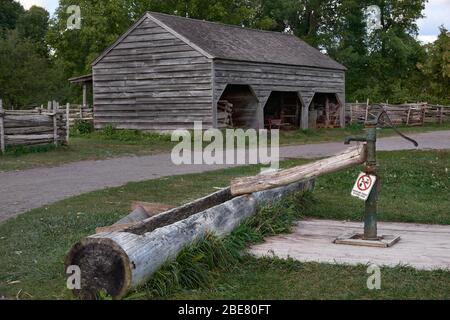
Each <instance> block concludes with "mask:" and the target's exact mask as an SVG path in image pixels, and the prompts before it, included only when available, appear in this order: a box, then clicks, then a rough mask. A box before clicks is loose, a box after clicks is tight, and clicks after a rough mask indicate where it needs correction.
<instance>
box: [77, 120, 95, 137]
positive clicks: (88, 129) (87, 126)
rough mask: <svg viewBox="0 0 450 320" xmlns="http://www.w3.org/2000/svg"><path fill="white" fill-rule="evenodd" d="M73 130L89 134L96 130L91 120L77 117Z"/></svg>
mask: <svg viewBox="0 0 450 320" xmlns="http://www.w3.org/2000/svg"><path fill="white" fill-rule="evenodd" d="M72 130H73V132H74V133H76V134H80V135H87V134H90V133H92V132H94V123H93V121H91V120H81V119H76V120H75V124H74V126H73V128H72Z"/></svg>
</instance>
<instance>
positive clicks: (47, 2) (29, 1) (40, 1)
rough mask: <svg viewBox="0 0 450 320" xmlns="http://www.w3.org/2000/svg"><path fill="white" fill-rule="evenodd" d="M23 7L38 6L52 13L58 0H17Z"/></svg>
mask: <svg viewBox="0 0 450 320" xmlns="http://www.w3.org/2000/svg"><path fill="white" fill-rule="evenodd" d="M19 2H20V3H21V4H22V5H23V6H24V8H25V9H30V8H31V7H32V6H39V7H42V8H45V9H47V11H49V12H50V14H53V12H54V11H55V9H56V8H57V7H58V3H59V1H58V0H19Z"/></svg>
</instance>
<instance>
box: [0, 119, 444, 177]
mask: <svg viewBox="0 0 450 320" xmlns="http://www.w3.org/2000/svg"><path fill="white" fill-rule="evenodd" d="M446 129H450V123H445V124H443V125H427V126H426V127H412V128H401V131H402V132H405V133H423V132H431V131H438V130H446ZM362 132H363V131H362V130H361V126H352V127H349V128H347V129H317V130H306V131H303V130H297V131H288V132H281V136H280V144H281V145H284V146H286V145H296V144H309V143H323V142H334V141H344V139H345V137H347V136H349V135H355V134H361V133H362ZM392 135H395V133H394V132H393V130H391V129H383V130H382V131H381V132H380V136H381V137H387V136H392ZM174 145H175V143H173V142H171V141H170V137H169V136H166V135H162V136H161V135H158V134H151V133H141V132H139V131H134V130H125V131H120V130H114V129H113V128H112V127H111V128H106V129H105V130H100V131H96V132H93V133H91V134H84V135H80V134H77V135H75V136H74V137H72V138H71V140H70V144H69V146H66V147H58V148H56V149H55V148H53V147H51V146H50V147H48V148H40V149H37V150H33V149H31V152H24V150H22V149H21V150H20V152H17V151H10V152H8V153H7V154H6V155H0V171H12V170H23V169H29V168H36V167H51V166H58V165H61V164H65V163H70V162H75V161H82V160H102V159H108V158H114V157H120V156H127V155H138V156H139V155H150V154H156V153H161V152H170V150H172V148H173V146H174Z"/></svg>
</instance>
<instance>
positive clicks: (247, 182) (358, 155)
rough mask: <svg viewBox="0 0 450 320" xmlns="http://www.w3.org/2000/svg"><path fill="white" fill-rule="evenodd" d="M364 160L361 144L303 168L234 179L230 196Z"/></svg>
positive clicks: (337, 169) (293, 180)
mask: <svg viewBox="0 0 450 320" xmlns="http://www.w3.org/2000/svg"><path fill="white" fill-rule="evenodd" d="M366 159H367V146H366V145H365V144H362V145H360V146H357V147H352V148H349V149H348V150H346V151H345V152H343V153H341V154H338V155H336V156H334V157H330V158H327V159H323V160H319V161H316V162H313V163H310V164H306V165H303V166H298V167H294V168H291V169H287V170H282V171H279V172H275V173H272V174H261V175H257V176H254V177H245V178H237V179H234V180H233V181H232V182H231V194H232V195H233V196H239V195H244V194H250V193H254V192H258V191H263V190H269V189H273V188H277V187H281V186H284V185H288V184H290V183H294V182H298V181H305V180H308V179H312V178H316V177H319V176H322V175H324V174H328V173H333V172H337V171H340V170H344V169H347V168H350V167H353V166H356V165H359V164H362V163H364V162H365V161H366Z"/></svg>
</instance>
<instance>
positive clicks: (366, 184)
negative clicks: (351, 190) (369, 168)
mask: <svg viewBox="0 0 450 320" xmlns="http://www.w3.org/2000/svg"><path fill="white" fill-rule="evenodd" d="M356 185H357V187H358V189H359V190H360V191H367V190H369V189H370V187H371V186H372V178H371V177H370V176H368V175H365V176H362V177H361V178H359V179H358V182H357V184H356Z"/></svg>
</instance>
